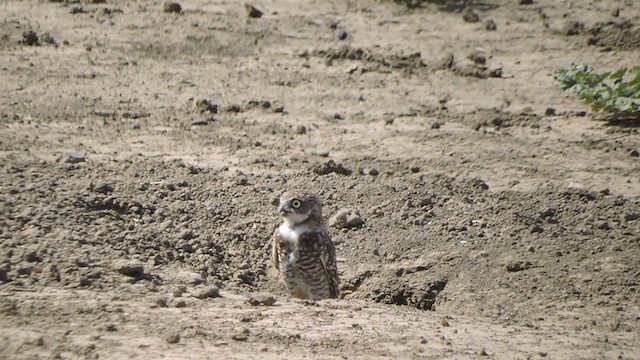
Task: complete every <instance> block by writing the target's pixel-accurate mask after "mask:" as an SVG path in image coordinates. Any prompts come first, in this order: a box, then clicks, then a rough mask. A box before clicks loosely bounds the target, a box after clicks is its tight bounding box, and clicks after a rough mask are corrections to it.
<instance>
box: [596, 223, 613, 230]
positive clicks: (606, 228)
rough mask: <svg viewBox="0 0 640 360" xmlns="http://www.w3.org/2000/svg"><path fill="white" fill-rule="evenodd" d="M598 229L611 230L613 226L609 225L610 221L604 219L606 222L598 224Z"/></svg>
mask: <svg viewBox="0 0 640 360" xmlns="http://www.w3.org/2000/svg"><path fill="white" fill-rule="evenodd" d="M598 229H600V230H610V229H611V226H610V225H609V222H608V221H604V222H602V223H600V224H598Z"/></svg>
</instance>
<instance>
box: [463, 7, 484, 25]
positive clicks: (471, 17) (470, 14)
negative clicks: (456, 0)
mask: <svg viewBox="0 0 640 360" xmlns="http://www.w3.org/2000/svg"><path fill="white" fill-rule="evenodd" d="M462 19H463V20H464V21H466V22H469V23H476V22H478V21H480V16H479V15H478V14H476V12H475V11H473V10H472V9H471V8H465V9H464V10H462Z"/></svg>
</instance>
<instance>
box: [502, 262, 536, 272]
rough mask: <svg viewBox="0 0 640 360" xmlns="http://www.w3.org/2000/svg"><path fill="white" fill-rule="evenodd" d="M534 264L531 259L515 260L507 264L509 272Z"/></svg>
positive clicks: (522, 269)
mask: <svg viewBox="0 0 640 360" xmlns="http://www.w3.org/2000/svg"><path fill="white" fill-rule="evenodd" d="M532 266H533V264H532V263H531V262H530V261H526V262H525V261H514V262H511V263H509V264H507V266H506V268H507V271H508V272H518V271H524V270H527V269H529V268H531V267H532Z"/></svg>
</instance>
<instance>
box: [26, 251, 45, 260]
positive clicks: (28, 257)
mask: <svg viewBox="0 0 640 360" xmlns="http://www.w3.org/2000/svg"><path fill="white" fill-rule="evenodd" d="M24 259H25V260H26V261H28V262H40V261H42V259H40V257H39V256H38V253H37V252H36V251H35V250H29V251H27V252H26V253H25V254H24Z"/></svg>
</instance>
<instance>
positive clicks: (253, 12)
mask: <svg viewBox="0 0 640 360" xmlns="http://www.w3.org/2000/svg"><path fill="white" fill-rule="evenodd" d="M244 9H245V10H246V11H247V16H249V17H250V18H261V17H262V11H260V10H258V9H256V8H255V7H254V6H253V5H249V4H245V5H244Z"/></svg>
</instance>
